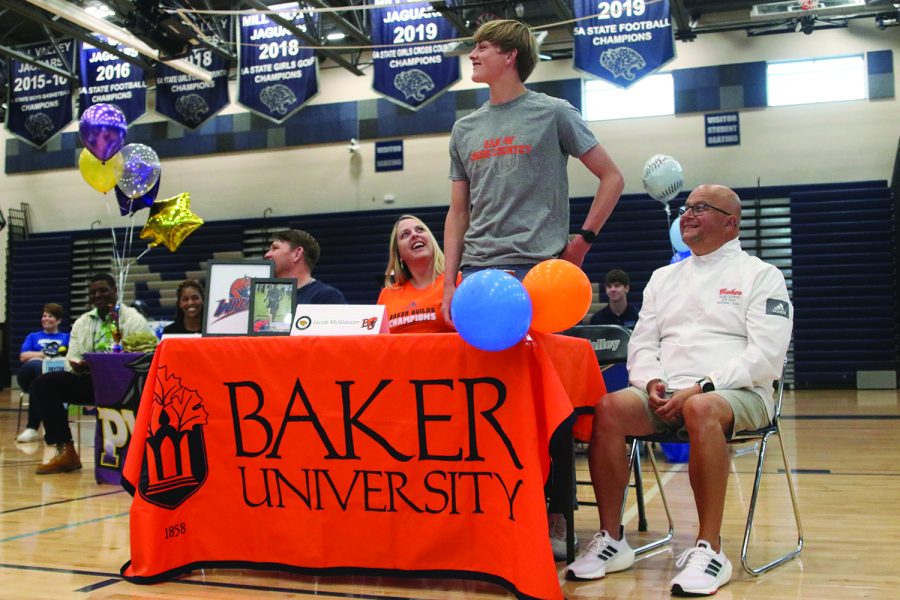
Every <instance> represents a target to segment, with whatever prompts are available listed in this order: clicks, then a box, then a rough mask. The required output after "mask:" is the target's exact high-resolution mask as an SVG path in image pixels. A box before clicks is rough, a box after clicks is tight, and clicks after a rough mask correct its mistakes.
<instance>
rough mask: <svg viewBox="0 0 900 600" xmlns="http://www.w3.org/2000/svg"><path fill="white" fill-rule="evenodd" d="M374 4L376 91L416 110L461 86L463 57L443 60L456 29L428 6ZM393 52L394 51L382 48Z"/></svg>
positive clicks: (382, 0) (380, 0)
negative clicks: (442, 41) (438, 41)
mask: <svg viewBox="0 0 900 600" xmlns="http://www.w3.org/2000/svg"><path fill="white" fill-rule="evenodd" d="M391 2H392V0H375V1H374V5H375V6H378V7H379V8H374V9H372V10H371V11H369V12H370V14H371V18H372V43H373V44H375V50H373V51H372V64H373V70H374V73H375V75H374V78H373V80H372V89H374V90H375V91H376V92H378V93H379V94H381V95H383V96H384V97H385V98H387V99H388V100H390V101H391V102H396V103H397V104H399V105H401V106H404V107H406V108H409V109H412V110H416V109H418V108H420V107H422V106H424V105H425V104H428V103H429V102H431V101H432V100H434V99H435V98H437V97H438V96H440V95H441V94H443V93H444V92H445V91H447V89H448V88H449V87H450V86H451V85H453V84H454V83H456V82H457V81H459V57H458V56H444V52H446V51H448V50H450V49H451V48H452V47H453V45H454V43H453V42H448V43H444V44H440V43H434V44H430V43H427V42H434V41H437V40H449V39H453V38H455V37H457V33H456V29H455V28H454V27H453V25H451V24H450V22H449V21H447V19H445V18H444V17H443V15H441V13H439V12H437V11H436V10H434V9H433V8H432V7H431V5H430V4H429V3H427V2H422V3H421V4H402V5H397V4H394V5H391ZM383 46H393V47H383Z"/></svg>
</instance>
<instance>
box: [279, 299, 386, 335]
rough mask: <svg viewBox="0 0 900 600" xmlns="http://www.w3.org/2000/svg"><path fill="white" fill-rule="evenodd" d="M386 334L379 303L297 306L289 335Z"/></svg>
mask: <svg viewBox="0 0 900 600" xmlns="http://www.w3.org/2000/svg"><path fill="white" fill-rule="evenodd" d="M378 333H390V330H389V329H388V324H387V315H386V313H385V308H384V306H383V305H381V304H298V305H297V310H296V311H295V312H294V323H293V325H292V326H291V335H374V334H378Z"/></svg>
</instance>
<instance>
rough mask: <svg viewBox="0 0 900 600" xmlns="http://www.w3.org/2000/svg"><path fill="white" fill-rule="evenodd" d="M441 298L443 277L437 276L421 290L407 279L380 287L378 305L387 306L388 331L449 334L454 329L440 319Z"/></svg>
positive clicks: (442, 297) (441, 316) (442, 295)
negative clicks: (387, 286) (396, 284)
mask: <svg viewBox="0 0 900 600" xmlns="http://www.w3.org/2000/svg"><path fill="white" fill-rule="evenodd" d="M443 299H444V276H443V275H441V276H439V277H438V278H437V279H436V280H435V281H434V283H432V284H431V285H430V286H429V287H427V288H425V289H421V290H420V289H417V288H415V287H413V285H412V283H410V282H409V281H407V282H406V283H404V284H403V285H402V286H400V287H394V288H384V289H382V290H381V293H380V294H379V295H378V304H384V305H385V306H386V307H387V314H388V327H390V329H391V333H449V332H453V331H456V330H455V329H453V327H452V326H451V325H449V324H448V323H447V322H446V321H444V317H443V315H441V302H442V301H443Z"/></svg>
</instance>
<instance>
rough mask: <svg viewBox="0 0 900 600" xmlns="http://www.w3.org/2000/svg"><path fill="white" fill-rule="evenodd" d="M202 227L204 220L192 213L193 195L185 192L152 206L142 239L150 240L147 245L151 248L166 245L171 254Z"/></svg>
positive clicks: (158, 201)
mask: <svg viewBox="0 0 900 600" xmlns="http://www.w3.org/2000/svg"><path fill="white" fill-rule="evenodd" d="M201 225H203V219H201V218H200V217H198V216H197V215H196V214H194V213H193V212H191V195H190V194H189V193H188V192H183V193H181V194H178V195H177V196H175V197H174V198H167V199H166V200H157V201H156V202H154V203H153V204H152V205H151V206H150V217H148V218H147V223H146V224H144V228H143V229H142V230H141V239H142V240H150V241H149V242H147V244H148V245H149V246H150V247H151V248H152V247H153V246H158V245H159V244H164V245H165V246H166V248H168V249H169V251H170V252H175V250H176V249H177V248H178V246H180V245H181V242H183V241H184V238H186V237H187V236H189V235H190V234H191V233H193V232H194V231H195V230H196V229H197V228H198V227H200V226H201Z"/></svg>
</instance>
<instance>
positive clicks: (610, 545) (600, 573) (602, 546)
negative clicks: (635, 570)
mask: <svg viewBox="0 0 900 600" xmlns="http://www.w3.org/2000/svg"><path fill="white" fill-rule="evenodd" d="M633 564H634V550H632V549H631V547H630V546H629V545H628V542H626V541H625V538H624V537H623V538H622V539H621V540H614V539H612V538H611V537H609V533H607V532H606V530H605V529H604V530H602V531H600V533H598V534H596V535H595V536H594V539H592V540H591V543H590V544H588V546H587V548H585V550H584V552H582V553H581V554H580V555H579V556H578V559H577V560H575V562H573V563H572V564H571V565H569V567H568V568H567V569H566V579H575V580H579V579H600V578H601V577H605V576H606V574H607V573H615V572H617V571H624V570H625V569H628V568H630V567H631V565H633Z"/></svg>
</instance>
